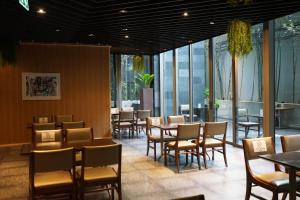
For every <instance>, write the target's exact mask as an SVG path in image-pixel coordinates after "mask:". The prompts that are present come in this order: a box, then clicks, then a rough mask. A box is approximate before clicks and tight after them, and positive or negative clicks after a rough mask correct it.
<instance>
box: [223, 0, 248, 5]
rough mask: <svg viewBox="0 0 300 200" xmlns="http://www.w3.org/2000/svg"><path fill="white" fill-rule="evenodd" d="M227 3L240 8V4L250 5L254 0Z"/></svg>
mask: <svg viewBox="0 0 300 200" xmlns="http://www.w3.org/2000/svg"><path fill="white" fill-rule="evenodd" d="M227 3H229V4H230V5H232V6H238V5H239V4H240V3H242V4H244V5H248V4H251V3H253V0H227Z"/></svg>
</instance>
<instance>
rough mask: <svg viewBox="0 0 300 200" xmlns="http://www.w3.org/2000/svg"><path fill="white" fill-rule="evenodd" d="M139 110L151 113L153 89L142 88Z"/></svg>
mask: <svg viewBox="0 0 300 200" xmlns="http://www.w3.org/2000/svg"><path fill="white" fill-rule="evenodd" d="M140 109H142V110H151V111H153V88H143V89H142V90H141V92H140Z"/></svg>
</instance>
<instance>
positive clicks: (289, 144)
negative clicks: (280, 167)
mask: <svg viewBox="0 0 300 200" xmlns="http://www.w3.org/2000/svg"><path fill="white" fill-rule="evenodd" d="M280 140H281V146H282V151H283V152H289V151H299V150H300V135H286V136H281V137H280Z"/></svg>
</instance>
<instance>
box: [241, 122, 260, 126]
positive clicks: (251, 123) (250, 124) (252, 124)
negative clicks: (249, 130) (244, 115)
mask: <svg viewBox="0 0 300 200" xmlns="http://www.w3.org/2000/svg"><path fill="white" fill-rule="evenodd" d="M238 125H240V126H259V125H260V124H259V123H256V122H238Z"/></svg>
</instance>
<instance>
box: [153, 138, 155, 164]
mask: <svg viewBox="0 0 300 200" xmlns="http://www.w3.org/2000/svg"><path fill="white" fill-rule="evenodd" d="M153 143H154V147H153V148H154V161H156V142H155V141H154V142H153Z"/></svg>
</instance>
